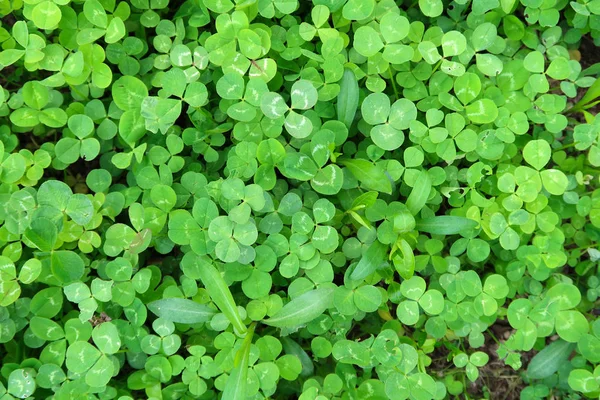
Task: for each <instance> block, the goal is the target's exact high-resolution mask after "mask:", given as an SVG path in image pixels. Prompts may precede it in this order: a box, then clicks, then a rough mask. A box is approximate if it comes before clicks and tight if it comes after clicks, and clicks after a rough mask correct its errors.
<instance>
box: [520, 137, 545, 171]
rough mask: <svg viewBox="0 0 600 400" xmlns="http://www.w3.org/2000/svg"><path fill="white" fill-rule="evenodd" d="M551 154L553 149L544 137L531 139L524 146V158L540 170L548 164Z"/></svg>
mask: <svg viewBox="0 0 600 400" xmlns="http://www.w3.org/2000/svg"><path fill="white" fill-rule="evenodd" d="M551 155H552V149H551V148H550V145H549V144H548V142H546V141H545V140H543V139H538V140H531V141H529V142H528V143H527V144H526V145H525V147H524V148H523V158H524V159H525V161H527V163H529V165H531V166H532V167H533V168H535V169H537V170H538V171H539V170H541V169H542V168H544V167H545V166H546V164H548V161H550V157H551Z"/></svg>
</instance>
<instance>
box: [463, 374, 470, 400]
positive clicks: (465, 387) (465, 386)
mask: <svg viewBox="0 0 600 400" xmlns="http://www.w3.org/2000/svg"><path fill="white" fill-rule="evenodd" d="M461 378H462V383H463V387H464V390H465V400H469V399H470V398H469V394H468V392H467V380H466V379H465V374H462V376H461Z"/></svg>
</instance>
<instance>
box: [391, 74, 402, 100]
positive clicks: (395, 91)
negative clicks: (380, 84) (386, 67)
mask: <svg viewBox="0 0 600 400" xmlns="http://www.w3.org/2000/svg"><path fill="white" fill-rule="evenodd" d="M390 80H391V81H392V89H394V95H395V96H396V99H395V100H398V99H399V98H400V95H399V94H398V87H397V86H396V80H395V79H394V74H393V73H392V70H391V68H390Z"/></svg>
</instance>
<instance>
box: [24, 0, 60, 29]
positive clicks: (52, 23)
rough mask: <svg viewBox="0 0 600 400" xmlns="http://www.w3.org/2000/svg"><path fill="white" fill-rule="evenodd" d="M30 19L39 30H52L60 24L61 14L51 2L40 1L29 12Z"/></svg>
mask: <svg viewBox="0 0 600 400" xmlns="http://www.w3.org/2000/svg"><path fill="white" fill-rule="evenodd" d="M31 18H32V20H33V22H34V23H35V25H36V26H37V27H38V28H40V29H54V28H56V26H57V25H58V23H59V22H60V20H61V18H62V13H61V11H60V8H58V6H57V5H56V4H54V3H53V2H51V1H42V2H41V3H38V4H37V5H36V6H35V7H34V8H33V11H31Z"/></svg>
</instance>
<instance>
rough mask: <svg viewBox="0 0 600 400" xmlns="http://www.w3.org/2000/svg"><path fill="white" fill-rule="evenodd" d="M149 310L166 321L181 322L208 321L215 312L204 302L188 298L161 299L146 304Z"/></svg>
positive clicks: (195, 322)
mask: <svg viewBox="0 0 600 400" xmlns="http://www.w3.org/2000/svg"><path fill="white" fill-rule="evenodd" d="M146 306H147V307H148V309H149V310H150V311H152V312H153V313H154V314H156V315H157V316H158V317H161V318H163V319H165V320H167V321H171V322H177V323H181V324H197V323H201V322H208V321H210V320H211V318H212V317H213V316H214V315H215V312H214V310H213V309H211V308H210V307H208V306H206V305H205V304H199V303H197V302H195V301H192V300H188V299H178V298H170V299H161V300H155V301H152V302H150V303H148V304H147V305H146Z"/></svg>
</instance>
